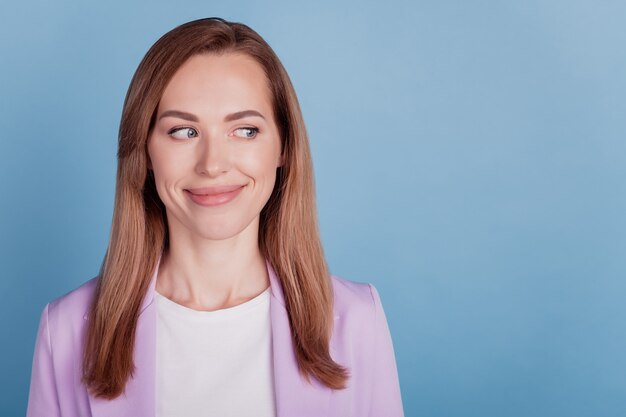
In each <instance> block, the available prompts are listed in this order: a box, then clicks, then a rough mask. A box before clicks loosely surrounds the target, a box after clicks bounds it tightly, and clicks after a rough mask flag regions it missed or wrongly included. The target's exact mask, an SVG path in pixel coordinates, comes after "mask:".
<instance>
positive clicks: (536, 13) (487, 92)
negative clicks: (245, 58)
mask: <svg viewBox="0 0 626 417" xmlns="http://www.w3.org/2000/svg"><path fill="white" fill-rule="evenodd" d="M0 16H2V25H0V54H1V58H0V75H1V77H0V97H1V98H2V99H1V101H0V138H1V148H0V149H1V151H0V193H1V194H0V195H1V196H2V197H1V200H0V219H1V220H0V221H1V224H0V226H1V233H0V254H1V255H0V256H1V269H0V270H1V279H0V300H1V302H0V329H2V343H1V344H0V358H1V359H0V369H1V370H2V371H1V372H0V414H2V415H3V416H19V415H23V414H24V412H25V407H26V401H27V395H28V384H29V378H30V366H31V359H32V352H33V345H34V340H35V333H36V329H37V323H38V319H39V315H40V313H41V310H42V308H43V307H44V305H45V303H46V302H48V301H50V300H51V299H53V298H56V297H58V296H60V295H62V294H64V293H65V292H67V291H69V290H71V289H73V288H75V287H76V286H78V285H79V284H80V283H82V282H84V281H85V280H87V279H89V278H91V277H92V276H94V275H95V274H96V273H97V271H98V267H99V265H100V262H101V260H102V257H103V255H104V252H105V248H106V244H107V239H108V233H109V227H110V221H111V216H112V208H113V195H114V184H115V167H116V160H115V152H116V140H117V128H118V123H119V117H120V111H121V106H122V102H123V98H124V95H125V92H126V88H127V87H128V84H129V82H130V79H131V76H132V74H133V72H134V70H135V68H136V66H137V64H138V63H139V61H140V60H141V58H142V56H143V54H144V53H145V52H146V51H147V49H148V48H149V47H150V45H151V44H152V43H153V42H154V41H156V39H157V38H158V37H159V36H161V35H162V34H163V33H165V32H166V31H168V30H170V29H172V28H173V27H174V26H177V25H178V24H181V23H183V22H185V21H187V20H192V19H195V18H199V17H206V16H221V17H224V18H226V19H230V20H236V21H242V22H244V23H247V24H248V25H250V26H251V27H253V28H254V29H255V30H257V31H258V32H259V33H260V34H261V35H262V36H264V37H265V38H266V39H267V40H268V42H269V43H270V44H271V45H272V46H273V48H274V49H275V50H276V52H277V53H278V55H279V56H280V57H281V59H282V60H283V63H284V64H285V66H286V68H287V70H288V71H289V73H290V75H291V77H292V80H293V82H294V85H295V87H296V90H297V92H298V94H299V98H300V100H301V104H302V108H303V111H304V115H305V119H306V121H307V125H308V129H309V133H310V137H311V144H312V148H313V154H314V162H315V167H316V178H317V189H318V204H319V213H320V221H321V229H322V235H323V239H324V243H325V248H326V253H327V256H328V259H329V262H330V264H331V267H332V271H333V272H334V273H335V274H338V275H341V276H344V277H346V278H349V279H353V280H357V281H367V282H372V283H374V284H375V285H376V286H377V288H378V289H379V291H380V293H381V296H382V300H383V304H384V306H385V309H386V312H387V316H388V321H389V325H390V327H391V331H392V334H393V339H394V343H395V347H396V354H397V361H398V367H399V373H400V380H401V385H402V393H403V397H404V406H405V413H406V415H407V416H480V417H486V416H494V417H496V416H498V417H499V416H510V417H515V416H594V417H595V416H618V415H626V324H625V323H626V306H625V303H624V298H625V297H624V295H625V292H626V281H625V280H624V278H625V276H626V274H625V273H626V260H625V256H624V254H625V250H626V221H625V219H624V214H625V213H626V186H625V181H624V179H625V174H626V164H625V161H626V113H625V112H626V105H625V101H626V46H625V45H626V3H625V2H622V1H591V0H590V1H582V0H575V1H556V0H548V1H547V0H541V1H539V0H534V1H524V2H520V1H508V2H505V1H472V2H470V1H461V0H459V1H434V0H433V1H411V2H408V1H407V2H401V1H392V2H390V3H387V5H384V6H383V4H382V2H373V1H353V2H339V3H336V2H331V1H327V2H324V1H322V2H308V3H305V2H302V3H301V4H296V3H295V2H293V1H272V2H263V3H255V2H251V1H238V2H221V3H217V2H210V1H178V2H171V1H167V2H166V1H135V2H122V1H109V2H98V3H95V2H86V1H69V0H59V1H55V2H44V1H40V2H32V1H24V2H3V3H2V5H0Z"/></svg>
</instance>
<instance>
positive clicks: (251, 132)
mask: <svg viewBox="0 0 626 417" xmlns="http://www.w3.org/2000/svg"><path fill="white" fill-rule="evenodd" d="M257 133H259V129H258V128H256V127H240V128H238V129H235V136H237V137H240V138H246V139H253V138H254V137H256V135H257Z"/></svg>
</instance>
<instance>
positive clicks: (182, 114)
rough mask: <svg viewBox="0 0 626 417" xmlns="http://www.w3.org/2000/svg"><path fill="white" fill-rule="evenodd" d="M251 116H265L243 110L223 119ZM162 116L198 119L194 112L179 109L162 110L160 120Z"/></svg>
mask: <svg viewBox="0 0 626 417" xmlns="http://www.w3.org/2000/svg"><path fill="white" fill-rule="evenodd" d="M251 116H257V117H260V118H261V119H264V120H265V117H264V116H263V115H262V114H261V113H259V112H258V111H256V110H243V111H238V112H235V113H231V114H228V115H226V117H224V121H225V122H232V121H233V120H239V119H243V118H244V117H251ZM164 117H177V118H179V119H183V120H188V121H190V122H198V121H199V119H198V116H196V115H195V114H191V113H187V112H184V111H179V110H167V111H164V112H163V113H161V115H160V116H159V120H161V119H162V118H164Z"/></svg>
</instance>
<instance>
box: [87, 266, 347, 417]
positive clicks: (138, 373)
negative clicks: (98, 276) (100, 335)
mask: <svg viewBox="0 0 626 417" xmlns="http://www.w3.org/2000/svg"><path fill="white" fill-rule="evenodd" d="M160 262H161V257H160V256H159V259H158V261H157V265H156V267H155V270H154V272H153V274H152V278H151V280H150V285H149V287H148V290H147V292H146V295H145V296H144V299H143V301H142V304H141V308H140V313H139V314H140V315H139V319H138V321H137V329H136V334H135V344H134V350H133V359H134V364H135V370H134V372H133V375H132V377H131V378H130V379H129V381H128V382H127V384H126V389H125V391H124V393H123V394H122V395H120V396H119V397H117V398H115V399H113V400H103V399H99V398H94V397H92V396H91V395H89V403H90V407H91V413H92V416H93V417H109V416H138V417H154V416H155V387H156V305H155V303H153V301H154V293H155V288H156V278H157V275H158V271H159V264H160ZM266 266H267V272H268V275H269V280H270V288H271V289H270V291H271V294H272V297H271V298H270V316H271V329H272V330H271V331H272V352H273V354H272V361H273V363H272V365H273V370H274V375H273V378H274V398H275V404H276V415H277V417H291V416H299V417H309V416H310V417H313V416H324V415H328V411H329V406H330V396H331V392H332V390H331V389H329V388H327V387H326V386H324V385H322V384H321V383H320V382H319V381H317V380H316V379H315V378H311V379H310V382H309V381H307V380H306V379H305V378H304V377H303V376H302V375H301V374H300V372H299V369H298V364H297V361H296V356H295V351H294V346H293V340H292V338H291V327H290V325H289V316H288V313H287V309H286V306H285V298H284V294H283V289H282V285H281V283H280V279H279V278H278V276H277V275H276V272H275V271H274V268H272V266H271V265H270V263H269V261H266ZM335 319H336V318H335ZM331 342H332V340H331ZM333 352H334V349H333V346H332V344H331V355H332V354H333Z"/></svg>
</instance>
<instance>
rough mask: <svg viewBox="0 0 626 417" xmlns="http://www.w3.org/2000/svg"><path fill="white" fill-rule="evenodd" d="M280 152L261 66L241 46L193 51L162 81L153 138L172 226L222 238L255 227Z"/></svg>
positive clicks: (150, 152)
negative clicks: (229, 50)
mask: <svg viewBox="0 0 626 417" xmlns="http://www.w3.org/2000/svg"><path fill="white" fill-rule="evenodd" d="M280 152H281V141H280V137H279V133H278V128H277V126H276V123H275V121H274V113H273V108H272V100H271V93H270V90H269V87H268V82H267V79H266V76H265V73H264V71H263V69H262V67H261V66H260V65H259V64H258V63H257V62H256V61H255V60H254V59H252V58H250V57H249V56H247V55H243V54H235V53H227V54H223V55H214V54H203V55H196V56H193V57H192V58H190V59H189V60H188V61H187V62H186V63H185V64H183V65H182V66H181V67H180V69H179V70H178V71H177V72H176V74H175V75H174V77H173V78H172V79H171V80H170V82H169V84H168V85H167V87H166V88H165V91H164V93H163V96H162V98H161V101H160V102H159V106H158V109H157V115H156V122H155V125H154V128H153V130H152V132H151V135H150V137H149V139H148V155H149V158H150V164H151V167H152V169H153V171H154V178H155V182H156V188H157V192H158V194H159V197H160V198H161V200H162V201H163V204H164V205H165V208H166V212H167V218H168V223H169V228H170V233H174V234H175V233H191V234H192V235H194V236H199V237H202V238H204V239H211V240H221V239H227V238H230V237H233V236H236V235H238V234H240V233H241V232H242V231H244V230H246V229H247V228H249V227H253V228H258V220H259V213H260V212H261V209H262V208H263V206H265V203H266V202H267V200H268V199H269V197H270V195H271V193H272V190H273V188H274V182H275V181H276V168H277V167H279V166H280V164H281V155H280ZM248 230H249V231H250V230H251V229H248ZM173 237H174V236H170V239H171V238H173ZM254 238H255V239H256V234H255V235H254Z"/></svg>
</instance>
